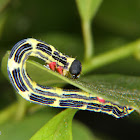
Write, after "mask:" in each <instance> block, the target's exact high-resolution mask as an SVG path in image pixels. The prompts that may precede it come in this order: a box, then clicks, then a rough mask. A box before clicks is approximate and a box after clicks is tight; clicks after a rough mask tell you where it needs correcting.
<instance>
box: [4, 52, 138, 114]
mask: <svg viewBox="0 0 140 140" xmlns="http://www.w3.org/2000/svg"><path fill="white" fill-rule="evenodd" d="M6 57H8V54H6V55H5V57H4V58H3V60H2V62H3V63H2V69H3V72H4V73H5V74H7V71H5V67H6V66H7V61H6V63H4V62H5V60H6V59H7V58H6ZM27 63H29V66H28V67H29V68H28V69H30V70H32V72H33V67H34V71H35V72H38V71H41V74H42V75H43V78H46V79H43V78H41V79H40V77H41V76H40V75H39V76H38V77H36V76H37V74H36V73H35V72H34V73H32V74H33V75H34V77H36V79H40V82H43V81H44V80H45V84H46V83H47V85H48V84H50V85H54V84H53V83H52V82H51V83H50V82H49V81H47V79H48V75H51V76H52V78H54V80H55V78H56V77H57V78H56V79H57V81H55V83H57V82H58V84H60V83H63V84H64V83H69V84H72V85H74V86H76V87H78V88H80V89H82V90H83V91H86V92H88V93H91V94H92V95H93V96H99V97H102V98H104V99H105V100H108V101H112V102H114V103H117V104H119V105H128V106H130V107H132V108H134V109H135V110H137V111H138V112H140V86H139V85H140V78H139V77H133V76H124V75H90V76H87V77H82V78H80V79H78V80H77V79H76V80H73V79H68V78H66V77H64V76H61V75H60V74H58V73H57V72H53V71H51V70H48V69H46V68H45V67H43V66H42V65H41V64H39V63H36V62H34V61H27ZM58 78H59V79H60V80H58ZM50 81H51V80H50Z"/></svg>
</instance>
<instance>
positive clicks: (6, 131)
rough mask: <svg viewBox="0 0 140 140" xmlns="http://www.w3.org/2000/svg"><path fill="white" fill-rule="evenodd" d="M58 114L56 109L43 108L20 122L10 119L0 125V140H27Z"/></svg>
mask: <svg viewBox="0 0 140 140" xmlns="http://www.w3.org/2000/svg"><path fill="white" fill-rule="evenodd" d="M58 112H59V110H58V109H54V108H50V107H47V108H46V107H45V109H43V110H40V111H38V112H36V113H33V114H32V112H31V113H29V112H28V115H27V116H26V117H24V119H22V120H21V121H13V120H12V119H11V120H10V121H9V122H7V123H5V124H2V125H0V131H1V135H0V139H2V140H8V139H9V138H10V140H19V139H20V140H25V139H26V140H29V139H30V138H31V136H32V135H34V134H35V133H36V132H37V131H38V130H39V129H40V128H41V127H42V126H43V125H44V124H45V123H46V122H47V121H49V120H50V119H51V118H52V117H53V116H55V115H56V114H57V113H58Z"/></svg>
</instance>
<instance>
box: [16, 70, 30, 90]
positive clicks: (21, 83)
mask: <svg viewBox="0 0 140 140" xmlns="http://www.w3.org/2000/svg"><path fill="white" fill-rule="evenodd" d="M17 72H18V77H19V80H20V85H21V86H22V87H23V88H24V90H27V91H28V89H27V87H26V86H25V84H24V82H23V80H22V77H21V75H20V69H19V68H18V69H17Z"/></svg>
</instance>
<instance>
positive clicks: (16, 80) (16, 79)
mask: <svg viewBox="0 0 140 140" xmlns="http://www.w3.org/2000/svg"><path fill="white" fill-rule="evenodd" d="M12 74H13V77H14V80H15V83H16V85H17V86H18V87H19V89H20V90H21V91H23V92H24V91H25V89H24V88H23V87H22V86H21V84H20V81H19V78H18V71H17V69H15V70H13V71H12Z"/></svg>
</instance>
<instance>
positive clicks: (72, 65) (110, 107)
mask: <svg viewBox="0 0 140 140" xmlns="http://www.w3.org/2000/svg"><path fill="white" fill-rule="evenodd" d="M29 56H35V57H38V58H40V59H42V60H44V61H45V63H46V64H48V65H49V67H50V69H52V70H56V71H58V73H60V74H62V75H64V76H68V75H69V76H72V77H73V78H78V76H79V75H80V72H81V67H82V66H81V63H80V62H79V61H78V60H76V59H75V58H71V57H68V56H65V55H63V54H62V53H61V52H59V51H58V50H56V49H55V48H54V47H53V46H52V45H49V44H46V43H45V42H42V41H40V40H36V39H33V38H28V39H23V40H21V41H19V42H18V43H17V44H15V46H14V47H13V48H12V50H11V53H10V56H9V59H8V65H7V70H8V75H9V78H10V81H11V83H12V85H13V86H14V88H15V89H16V91H17V92H18V93H19V94H20V95H21V96H22V97H23V98H25V99H26V100H28V101H31V102H34V103H39V104H43V105H48V106H52V107H63V108H77V109H81V110H90V111H95V112H104V113H107V114H109V115H112V116H114V117H116V118H120V117H124V116H125V115H128V114H130V113H131V112H132V111H133V109H131V108H129V107H127V106H119V105H117V104H114V103H112V102H109V101H105V100H104V99H102V98H99V97H94V96H93V95H92V94H89V93H86V92H82V91H79V90H68V89H61V88H54V87H45V86H41V85H39V84H37V83H35V82H32V80H31V79H30V77H29V76H28V74H27V73H26V60H27V59H28V57H29Z"/></svg>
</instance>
